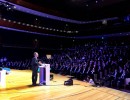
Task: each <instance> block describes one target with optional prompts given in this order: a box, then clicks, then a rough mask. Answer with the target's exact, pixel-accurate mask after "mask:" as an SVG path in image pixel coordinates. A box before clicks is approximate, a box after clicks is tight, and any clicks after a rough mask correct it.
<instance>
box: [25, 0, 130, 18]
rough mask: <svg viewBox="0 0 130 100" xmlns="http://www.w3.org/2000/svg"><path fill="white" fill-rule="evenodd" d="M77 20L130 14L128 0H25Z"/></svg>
mask: <svg viewBox="0 0 130 100" xmlns="http://www.w3.org/2000/svg"><path fill="white" fill-rule="evenodd" d="M23 1H26V2H29V3H32V4H35V5H38V6H41V7H44V8H48V9H52V10H54V11H57V12H60V13H62V14H64V15H65V17H67V18H71V19H75V20H86V21H87V20H96V19H102V18H108V17H115V16H122V15H125V14H128V13H129V12H130V10H128V9H130V6H129V3H128V0H23Z"/></svg>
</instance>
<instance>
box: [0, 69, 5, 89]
mask: <svg viewBox="0 0 130 100" xmlns="http://www.w3.org/2000/svg"><path fill="white" fill-rule="evenodd" d="M5 85H6V70H1V71H0V86H2V87H3V86H5Z"/></svg>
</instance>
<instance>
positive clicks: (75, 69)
mask: <svg viewBox="0 0 130 100" xmlns="http://www.w3.org/2000/svg"><path fill="white" fill-rule="evenodd" d="M128 50H129V47H128V46H125V45H124V46H123V45H122V46H109V44H107V43H101V44H99V43H95V44H87V45H85V46H83V47H77V48H75V49H70V50H69V51H68V50H66V52H64V53H62V54H60V55H54V56H53V58H52V59H51V60H50V63H51V67H52V72H54V73H59V74H63V75H72V76H74V77H75V78H77V79H79V80H85V81H88V78H89V79H90V78H92V79H93V80H94V81H95V83H99V82H98V81H100V83H101V84H102V85H105V86H110V87H117V88H122V87H123V86H124V80H125V78H128V77H130V61H129V56H128V55H129V52H128Z"/></svg>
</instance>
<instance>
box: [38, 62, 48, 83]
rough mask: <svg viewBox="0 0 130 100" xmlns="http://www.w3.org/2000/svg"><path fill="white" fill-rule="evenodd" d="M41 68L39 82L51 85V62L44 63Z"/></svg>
mask: <svg viewBox="0 0 130 100" xmlns="http://www.w3.org/2000/svg"><path fill="white" fill-rule="evenodd" d="M39 68H40V72H39V84H43V85H50V64H42V65H41V66H39Z"/></svg>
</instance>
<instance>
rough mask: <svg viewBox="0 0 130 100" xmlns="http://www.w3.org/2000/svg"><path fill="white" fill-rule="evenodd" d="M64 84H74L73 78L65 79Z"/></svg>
mask: <svg viewBox="0 0 130 100" xmlns="http://www.w3.org/2000/svg"><path fill="white" fill-rule="evenodd" d="M64 85H68V86H71V85H73V79H69V80H67V81H64Z"/></svg>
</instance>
